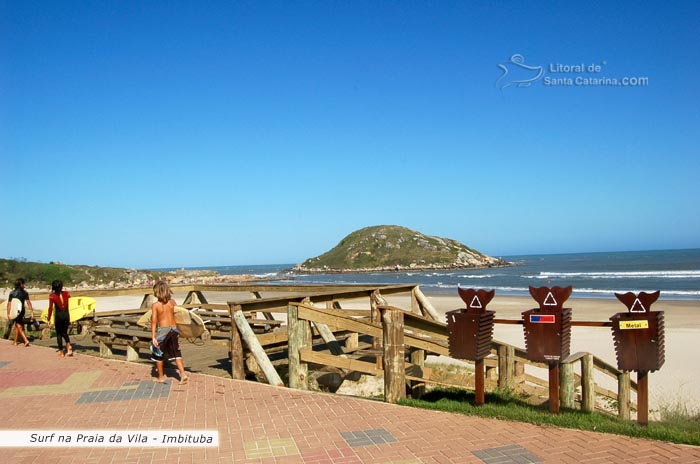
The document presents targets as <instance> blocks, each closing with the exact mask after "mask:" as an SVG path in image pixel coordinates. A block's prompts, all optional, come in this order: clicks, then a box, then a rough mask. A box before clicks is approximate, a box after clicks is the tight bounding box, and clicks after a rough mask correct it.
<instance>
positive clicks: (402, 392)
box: [381, 308, 406, 403]
mask: <svg viewBox="0 0 700 464" xmlns="http://www.w3.org/2000/svg"><path fill="white" fill-rule="evenodd" d="M403 314H404V312H403V311H402V310H400V309H397V308H392V309H382V310H381V319H382V333H383V348H384V349H383V356H384V364H383V367H384V401H386V402H388V403H396V402H398V401H399V400H401V399H403V398H406V373H405V371H404V363H405V360H404V356H405V351H404V333H403V331H404V326H403Z"/></svg>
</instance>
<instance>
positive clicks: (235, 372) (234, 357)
mask: <svg viewBox="0 0 700 464" xmlns="http://www.w3.org/2000/svg"><path fill="white" fill-rule="evenodd" d="M229 319H230V316H229ZM229 337H230V344H229V355H230V357H231V377H232V378H234V379H236V380H245V366H244V364H243V340H242V339H241V332H240V331H239V330H238V327H237V326H236V325H235V324H233V325H232V326H231V330H230V332H229Z"/></svg>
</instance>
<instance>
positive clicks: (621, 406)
mask: <svg viewBox="0 0 700 464" xmlns="http://www.w3.org/2000/svg"><path fill="white" fill-rule="evenodd" d="M631 384H632V382H631V381H630V373H629V372H620V373H619V374H617V411H618V416H619V417H620V419H624V420H629V419H630V390H631V387H632V385H631Z"/></svg>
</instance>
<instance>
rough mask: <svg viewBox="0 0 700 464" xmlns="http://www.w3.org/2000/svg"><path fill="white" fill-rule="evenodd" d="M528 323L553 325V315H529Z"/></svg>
mask: <svg viewBox="0 0 700 464" xmlns="http://www.w3.org/2000/svg"><path fill="white" fill-rule="evenodd" d="M530 322H532V323H535V324H554V322H555V321H554V314H530Z"/></svg>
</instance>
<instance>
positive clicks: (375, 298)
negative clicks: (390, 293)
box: [370, 290, 386, 369]
mask: <svg viewBox="0 0 700 464" xmlns="http://www.w3.org/2000/svg"><path fill="white" fill-rule="evenodd" d="M384 305H386V300H385V299H384V298H383V297H382V295H381V294H380V293H379V290H375V291H373V292H372V296H371V297H370V321H372V322H374V323H379V324H381V323H382V319H381V314H380V313H379V306H384ZM372 350H374V351H381V350H382V341H381V340H379V338H377V337H372ZM382 366H383V361H382V357H381V355H377V368H378V369H381V368H382Z"/></svg>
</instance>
